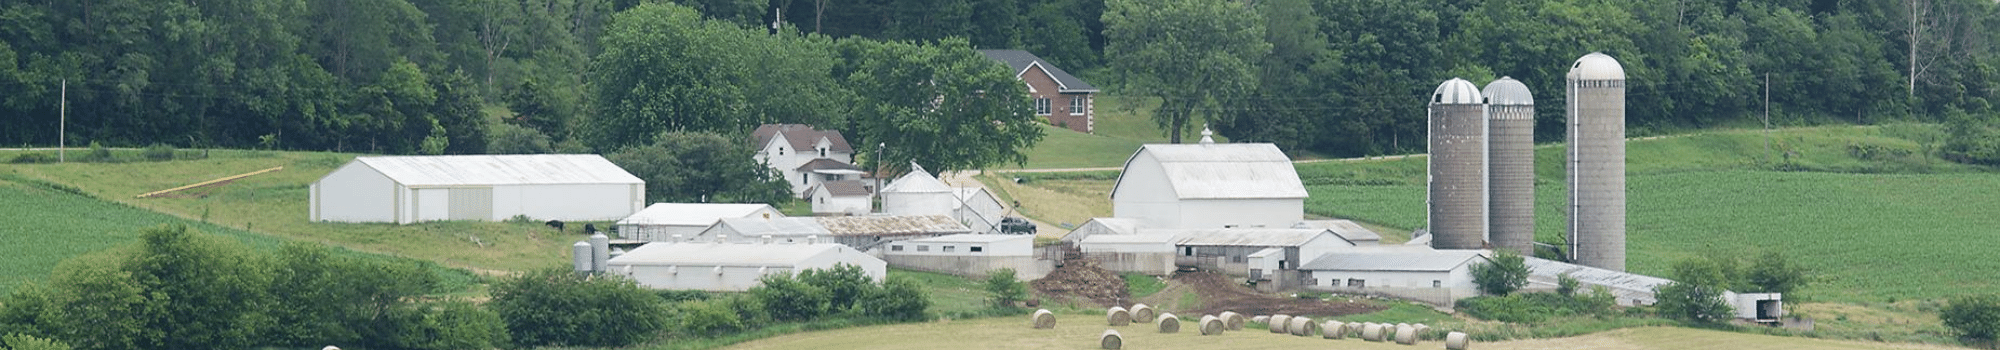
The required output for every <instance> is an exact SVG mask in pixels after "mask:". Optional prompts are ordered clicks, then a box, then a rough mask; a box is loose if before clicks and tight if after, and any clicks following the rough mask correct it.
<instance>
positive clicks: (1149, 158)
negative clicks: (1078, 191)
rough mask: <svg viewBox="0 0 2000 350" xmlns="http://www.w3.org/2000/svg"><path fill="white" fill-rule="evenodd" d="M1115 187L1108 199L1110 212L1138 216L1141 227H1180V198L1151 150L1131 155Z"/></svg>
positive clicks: (1121, 215) (1129, 216) (1123, 216)
mask: <svg viewBox="0 0 2000 350" xmlns="http://www.w3.org/2000/svg"><path fill="white" fill-rule="evenodd" d="M1117 186H1118V187H1123V188H1127V189H1128V190H1125V191H1118V196H1117V197H1114V198H1112V199H1111V208H1112V216H1113V217H1120V218H1133V219H1139V220H1140V221H1141V222H1142V224H1141V226H1143V227H1153V228H1180V224H1181V221H1182V220H1183V219H1182V218H1181V206H1180V198H1179V197H1178V196H1176V195H1174V187H1173V184H1170V183H1167V176H1166V170H1165V169H1164V168H1162V167H1161V166H1160V162H1159V160H1158V159H1155V158H1154V157H1153V155H1152V154H1151V153H1145V152H1140V153H1139V154H1138V155H1136V156H1133V158H1132V161H1131V162H1130V164H1127V165H1126V166H1125V170H1124V173H1123V174H1122V175H1120V177H1119V178H1118V184H1117Z"/></svg>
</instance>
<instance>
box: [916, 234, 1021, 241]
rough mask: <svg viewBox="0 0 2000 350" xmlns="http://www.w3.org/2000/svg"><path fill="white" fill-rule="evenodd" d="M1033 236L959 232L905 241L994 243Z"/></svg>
mask: <svg viewBox="0 0 2000 350" xmlns="http://www.w3.org/2000/svg"><path fill="white" fill-rule="evenodd" d="M1033 237H1034V236H1031V235H994V234H976V233H967V234H957V235H944V236H937V237H929V238H918V239H912V240H908V241H905V242H924V243H993V242H1003V241H1011V240H1018V239H1027V240H1030V241H1032V240H1034V238H1033Z"/></svg>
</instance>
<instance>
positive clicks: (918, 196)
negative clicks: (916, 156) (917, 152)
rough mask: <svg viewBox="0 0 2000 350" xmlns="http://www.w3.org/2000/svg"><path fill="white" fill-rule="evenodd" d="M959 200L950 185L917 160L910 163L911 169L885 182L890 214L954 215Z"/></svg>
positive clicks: (884, 196) (885, 202)
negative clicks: (953, 211) (918, 163)
mask: <svg viewBox="0 0 2000 350" xmlns="http://www.w3.org/2000/svg"><path fill="white" fill-rule="evenodd" d="M957 201H958V199H957V198H956V197H954V196H953V195H952V189H951V187H950V186H946V185H945V184H944V181H938V178H937V177H936V176H931V173H930V172H928V171H924V167H923V166H920V165H917V164H916V163H910V172H909V173H907V174H903V176H902V177H897V178H896V181H892V182H889V184H888V185H884V186H882V212H883V213H887V214H889V215H951V209H952V207H955V206H956V204H957V203H956V202H957Z"/></svg>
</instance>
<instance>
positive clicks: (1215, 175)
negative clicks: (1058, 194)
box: [1111, 143, 1307, 199]
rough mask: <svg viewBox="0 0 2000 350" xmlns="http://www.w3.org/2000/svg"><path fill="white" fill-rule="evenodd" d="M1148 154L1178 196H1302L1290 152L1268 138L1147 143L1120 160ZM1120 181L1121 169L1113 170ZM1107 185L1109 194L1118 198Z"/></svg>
mask: <svg viewBox="0 0 2000 350" xmlns="http://www.w3.org/2000/svg"><path fill="white" fill-rule="evenodd" d="M1141 154H1150V155H1152V156H1153V159H1156V160H1158V161H1159V162H1160V167H1161V170H1162V171H1164V172H1165V175H1166V177H1167V182H1168V183H1169V184H1171V185H1172V186H1173V190H1174V195H1175V196H1178V197H1179V198H1180V199H1267V198H1306V196H1307V194H1306V186H1305V184H1304V183H1301V182H1299V172H1298V169H1297V168H1294V167H1292V159H1291V157H1287V156H1285V152H1284V151H1280V150H1278V146H1277V145H1273V144H1269V143H1221V144H1149V145H1145V146H1141V147H1139V151H1138V152H1134V153H1132V158H1130V159H1127V160H1126V161H1125V171H1126V172H1131V171H1132V161H1133V160H1136V159H1139V155H1141ZM1118 177H1119V182H1120V183H1123V182H1124V177H1125V174H1124V173H1121V174H1119V175H1118ZM1119 190H1120V188H1118V187H1117V186H1116V185H1114V186H1113V187H1112V191H1111V197H1112V198H1117V197H1118V191H1119Z"/></svg>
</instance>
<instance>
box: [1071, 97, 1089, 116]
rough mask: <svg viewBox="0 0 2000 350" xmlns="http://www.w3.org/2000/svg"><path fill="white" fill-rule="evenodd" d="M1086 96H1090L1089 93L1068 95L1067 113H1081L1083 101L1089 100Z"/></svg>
mask: <svg viewBox="0 0 2000 350" xmlns="http://www.w3.org/2000/svg"><path fill="white" fill-rule="evenodd" d="M1088 98H1090V96H1089V95H1083V96H1075V97H1070V98H1069V115H1083V108H1084V107H1083V106H1084V102H1085V101H1089V100H1086V99H1088Z"/></svg>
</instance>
